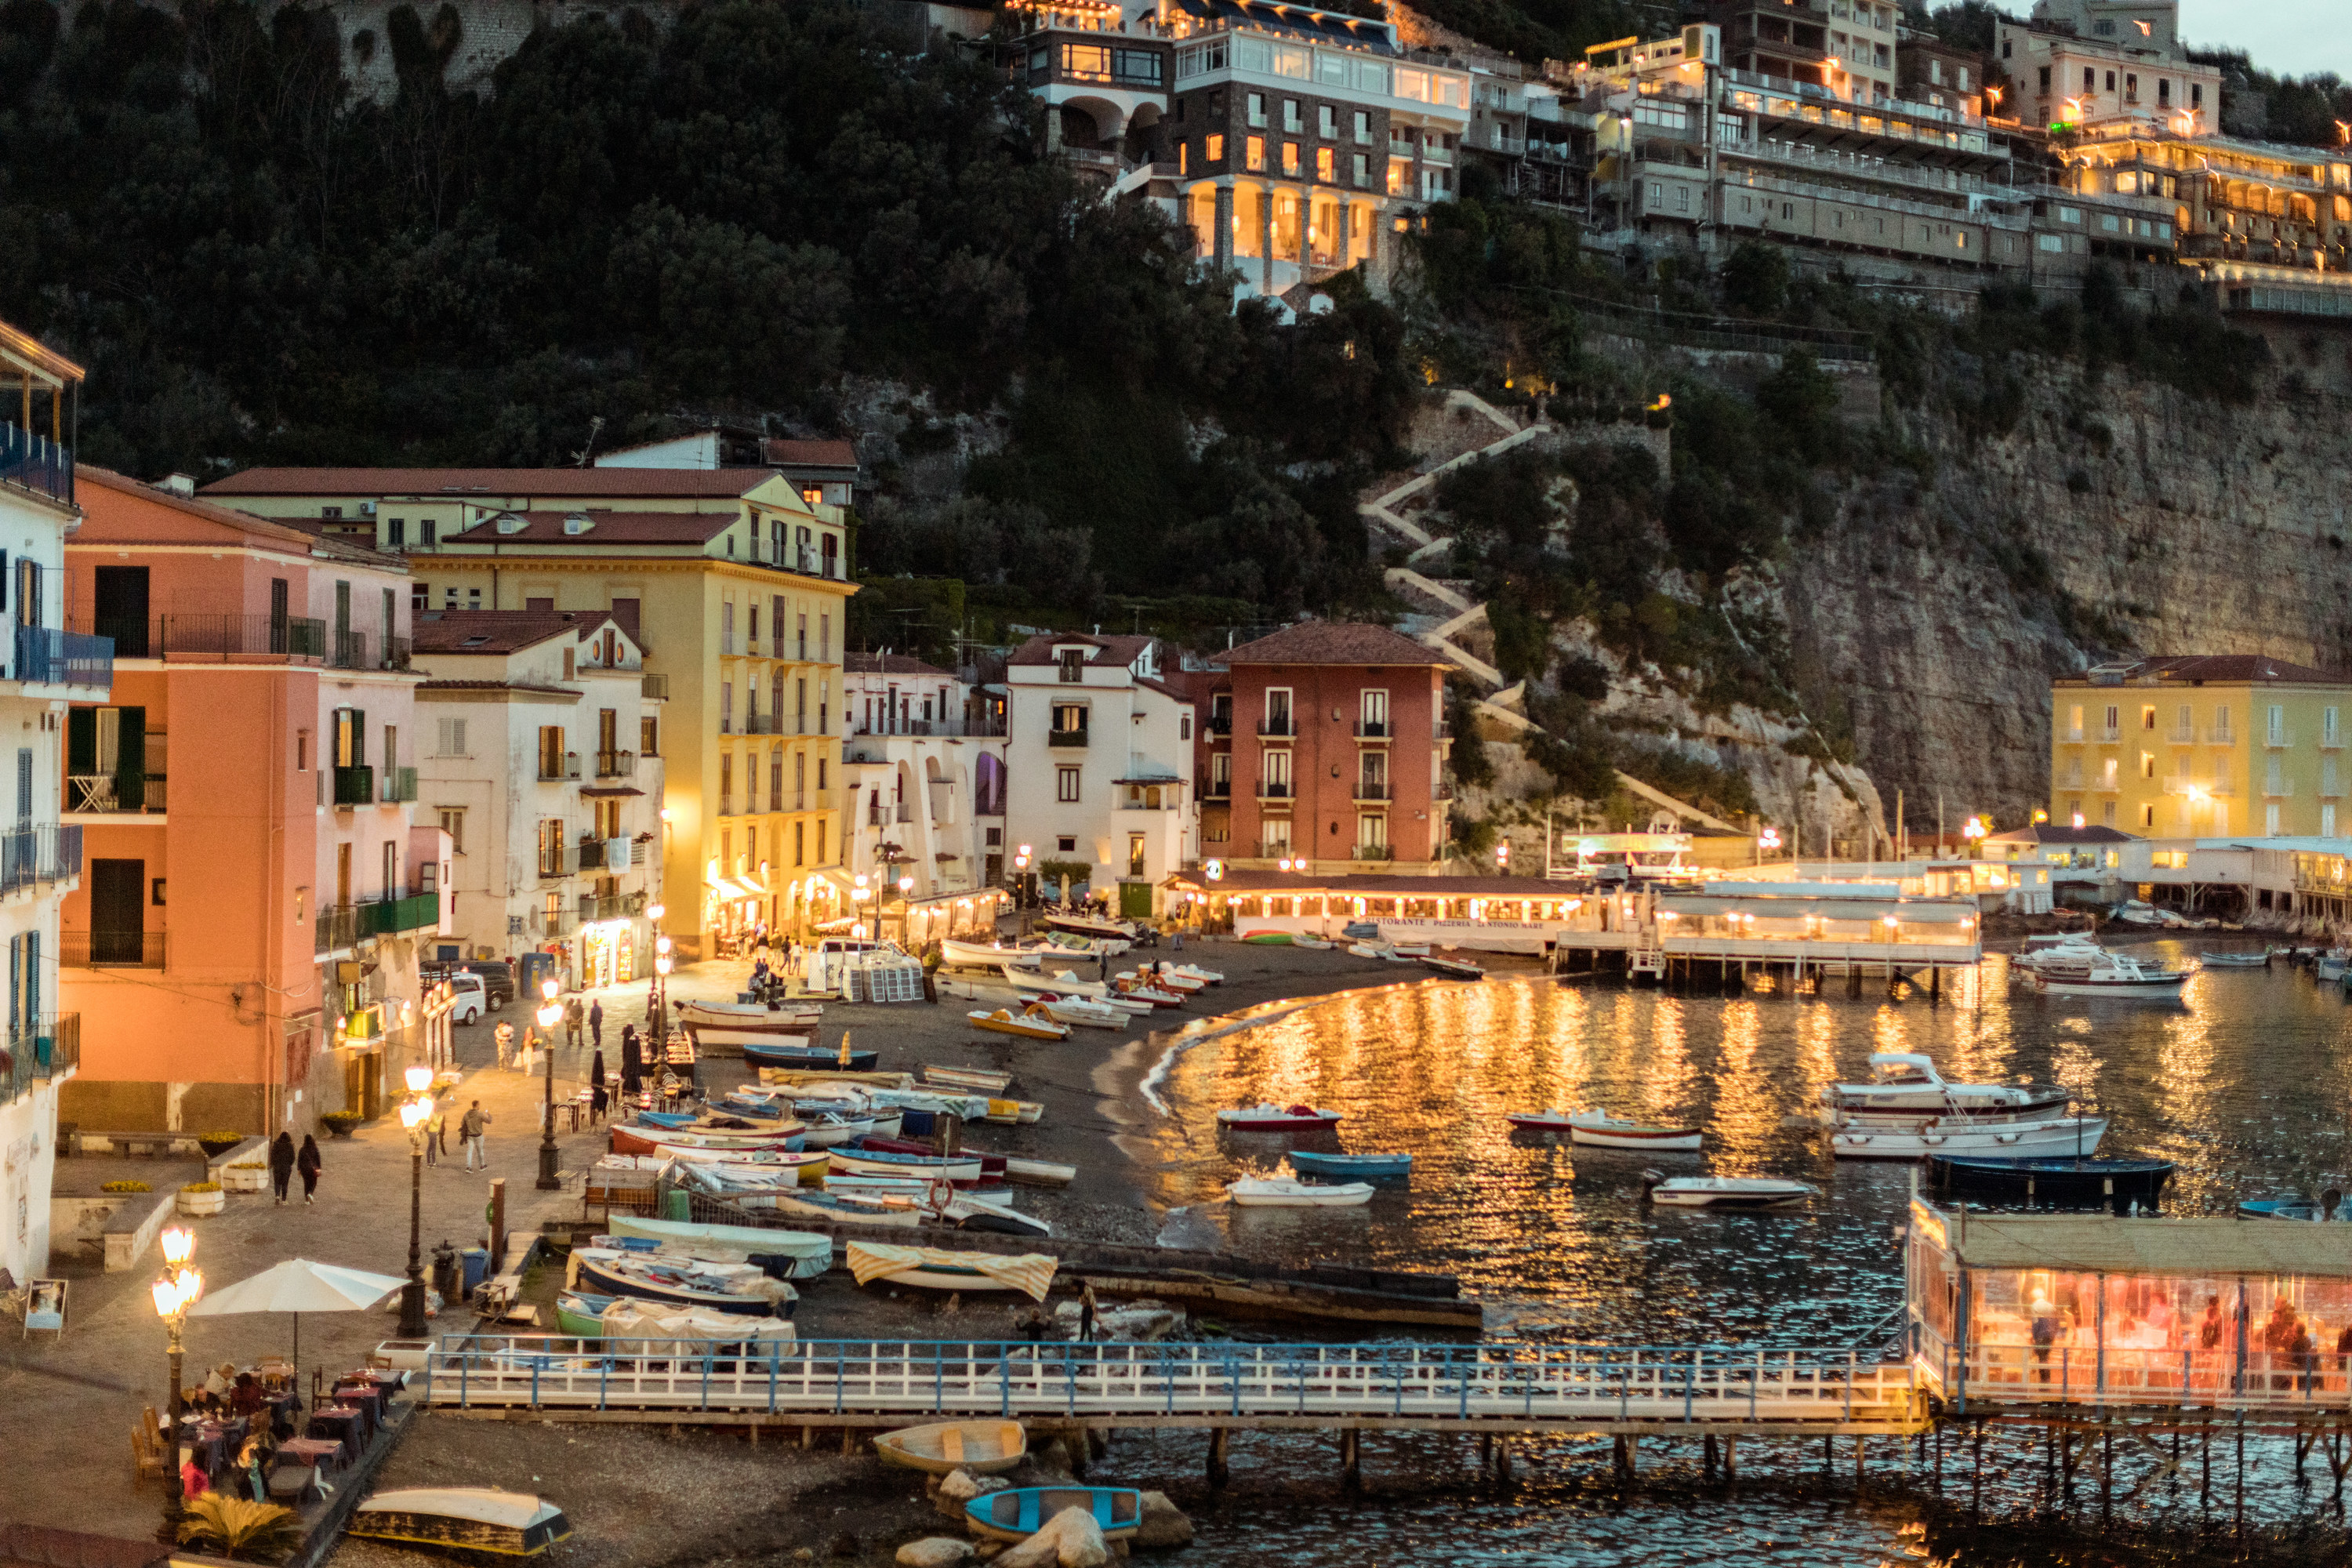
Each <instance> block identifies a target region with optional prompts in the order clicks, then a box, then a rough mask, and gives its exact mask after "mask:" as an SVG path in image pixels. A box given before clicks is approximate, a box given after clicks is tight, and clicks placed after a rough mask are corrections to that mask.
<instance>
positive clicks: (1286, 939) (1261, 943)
mask: <svg viewBox="0 0 2352 1568" xmlns="http://www.w3.org/2000/svg"><path fill="white" fill-rule="evenodd" d="M1290 936H1291V933H1290V932H1288V931H1244V932H1242V940H1243V941H1244V942H1249V943H1252V944H1253V945H1255V946H1258V947H1288V946H1289V945H1290Z"/></svg>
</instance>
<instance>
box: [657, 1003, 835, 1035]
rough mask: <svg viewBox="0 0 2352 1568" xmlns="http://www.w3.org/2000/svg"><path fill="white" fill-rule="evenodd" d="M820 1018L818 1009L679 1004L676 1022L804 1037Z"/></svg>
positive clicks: (820, 1013) (725, 1004) (753, 1005)
mask: <svg viewBox="0 0 2352 1568" xmlns="http://www.w3.org/2000/svg"><path fill="white" fill-rule="evenodd" d="M677 1016H678V1021H679V1022H680V1023H684V1024H694V1025H699V1026H706V1027H709V1028H719V1029H750V1030H753V1031H764V1032H766V1033H769V1034H784V1035H805V1034H807V1033H808V1032H809V1031H810V1030H811V1029H814V1028H815V1027H816V1026H817V1020H818V1019H820V1018H822V1017H823V1016H824V1008H823V1007H818V1006H794V1007H763V1006H761V1005H758V1004H756V1003H750V1002H682V1003H680V1004H679V1005H678V1009H677Z"/></svg>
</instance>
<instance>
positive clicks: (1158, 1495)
mask: <svg viewBox="0 0 2352 1568" xmlns="http://www.w3.org/2000/svg"><path fill="white" fill-rule="evenodd" d="M1130 1544H1132V1545H1133V1546H1134V1547H1135V1549H1136V1550H1137V1551H1139V1552H1172V1551H1174V1550H1175V1549H1176V1548H1177V1547H1179V1546H1190V1545H1192V1521H1191V1520H1190V1519H1187V1518H1186V1517H1185V1516H1184V1510H1182V1509H1180V1508H1178V1507H1177V1506H1176V1505H1175V1504H1174V1503H1172V1502H1170V1501H1169V1500H1168V1494H1167V1493H1166V1492H1146V1493H1144V1494H1143V1517H1142V1519H1141V1521H1139V1522H1138V1523H1137V1525H1136V1527H1135V1536H1134V1539H1133V1541H1132V1542H1130Z"/></svg>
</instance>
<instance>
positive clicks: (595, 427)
mask: <svg viewBox="0 0 2352 1568" xmlns="http://www.w3.org/2000/svg"><path fill="white" fill-rule="evenodd" d="M602 429H604V416H603V415H601V414H597V415H593V416H590V418H589V420H588V444H587V445H586V446H585V447H581V448H580V450H578V451H576V452H574V453H572V467H573V468H586V467H587V466H588V455H589V454H590V453H592V452H593V451H594V450H595V449H596V433H597V432H598V431H600V430H602Z"/></svg>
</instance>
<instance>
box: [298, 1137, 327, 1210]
mask: <svg viewBox="0 0 2352 1568" xmlns="http://www.w3.org/2000/svg"><path fill="white" fill-rule="evenodd" d="M325 1165H326V1161H324V1160H322V1159H320V1157H319V1141H318V1140H317V1139H315V1138H313V1137H311V1136H310V1134H309V1133H308V1132H305V1133H304V1134H302V1152H301V1153H300V1154H299V1156H297V1157H296V1159H295V1161H294V1168H295V1169H296V1170H298V1171H299V1172H301V1173H302V1201H303V1203H304V1204H306V1205H308V1204H315V1203H317V1202H318V1201H319V1173H320V1170H321V1169H323V1168H324V1167H325Z"/></svg>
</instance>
